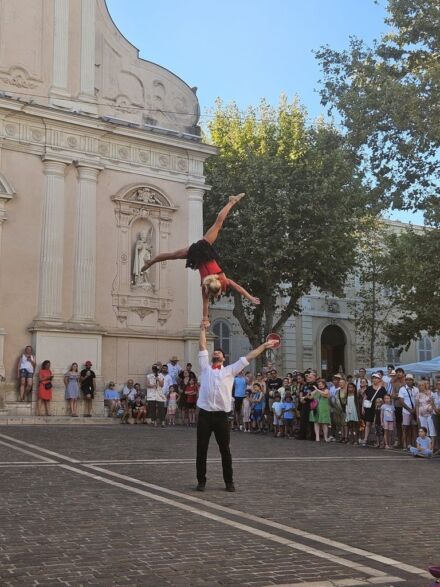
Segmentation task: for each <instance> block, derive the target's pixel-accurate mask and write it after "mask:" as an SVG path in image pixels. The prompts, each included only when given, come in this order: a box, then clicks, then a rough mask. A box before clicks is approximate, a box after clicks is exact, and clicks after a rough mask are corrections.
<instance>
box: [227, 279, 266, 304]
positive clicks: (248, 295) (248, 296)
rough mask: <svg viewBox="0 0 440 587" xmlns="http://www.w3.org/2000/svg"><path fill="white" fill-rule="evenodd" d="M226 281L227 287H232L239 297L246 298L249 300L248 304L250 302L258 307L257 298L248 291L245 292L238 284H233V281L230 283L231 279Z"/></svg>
mask: <svg viewBox="0 0 440 587" xmlns="http://www.w3.org/2000/svg"><path fill="white" fill-rule="evenodd" d="M227 281H228V285H229V287H232V289H235V291H236V292H238V293H239V294H240V295H241V296H243V297H244V298H246V299H247V300H249V301H250V302H252V303H253V304H255V305H256V306H258V304H259V303H260V299H259V298H256V297H255V296H252V295H251V294H250V293H249V292H248V291H246V290H245V289H244V287H241V285H238V283H235V281H232V279H228V280H227Z"/></svg>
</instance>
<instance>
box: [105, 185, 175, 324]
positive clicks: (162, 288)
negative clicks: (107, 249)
mask: <svg viewBox="0 0 440 587" xmlns="http://www.w3.org/2000/svg"><path fill="white" fill-rule="evenodd" d="M112 200H113V202H114V205H115V219H116V227H117V233H118V252H117V259H116V267H117V271H116V276H115V279H114V281H113V289H112V299H113V308H114V310H115V312H116V315H117V317H118V320H119V322H120V323H121V324H124V323H125V322H126V320H127V317H128V314H129V312H135V313H136V314H137V315H138V316H139V317H140V318H141V319H143V318H145V316H146V315H148V314H150V313H152V312H157V314H158V321H159V323H164V322H165V321H166V320H167V319H168V317H169V314H170V312H171V302H172V295H171V291H170V290H169V287H168V283H167V275H166V272H159V271H157V270H154V271H151V270H150V271H148V273H147V274H146V275H142V276H141V275H139V274H138V273H136V271H135V268H136V255H137V254H138V255H139V254H142V255H145V254H147V251H149V254H151V256H153V255H155V254H157V253H159V252H162V251H166V250H168V240H169V234H170V230H171V229H170V226H171V222H172V217H173V213H174V212H175V210H176V207H175V206H174V205H173V204H172V201H171V200H170V198H169V197H168V196H167V195H166V194H164V193H163V192H162V191H161V190H159V189H157V188H156V187H154V186H151V185H146V184H136V185H132V186H130V187H128V188H125V189H124V190H122V191H121V192H119V193H118V194H116V195H115V196H113V197H112ZM142 233H145V234H142ZM142 243H143V244H142ZM138 247H139V249H138ZM142 247H143V251H141V249H142ZM140 262H141V261H139V260H138V265H139V264H140Z"/></svg>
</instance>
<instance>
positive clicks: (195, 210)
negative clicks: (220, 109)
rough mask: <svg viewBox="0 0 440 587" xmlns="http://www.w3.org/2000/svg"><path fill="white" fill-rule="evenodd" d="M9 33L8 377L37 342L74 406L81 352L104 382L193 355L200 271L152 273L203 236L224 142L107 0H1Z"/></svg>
mask: <svg viewBox="0 0 440 587" xmlns="http://www.w3.org/2000/svg"><path fill="white" fill-rule="evenodd" d="M0 39H1V42H0V231H1V232H0V298H1V305H0V376H1V378H2V379H3V380H4V381H6V383H7V384H10V385H11V386H12V385H15V383H14V380H15V378H16V370H17V356H18V354H19V352H20V351H21V350H22V349H23V348H24V346H25V345H27V344H32V345H33V347H34V349H35V351H36V357H37V362H38V363H41V361H42V360H45V359H49V360H50V361H51V363H52V369H53V371H54V373H55V374H56V379H55V396H56V400H57V401H56V402H55V404H54V412H55V413H63V410H64V402H63V397H62V396H63V389H64V388H63V386H62V374H63V373H65V372H66V370H67V368H68V367H69V366H70V364H71V363H72V362H74V361H76V362H78V363H79V364H80V365H81V364H83V363H84V361H85V360H87V359H89V360H91V361H92V362H93V369H94V370H95V372H96V374H97V377H98V383H99V387H100V389H102V386H103V383H104V382H107V381H109V380H110V379H112V380H114V381H117V382H120V383H122V382H124V381H125V380H126V379H127V377H133V378H135V379H136V380H139V381H143V377H144V375H145V372H146V370H147V369H148V368H149V367H150V366H151V363H152V362H154V361H155V360H157V359H167V358H169V357H170V356H171V355H174V354H176V355H178V356H179V358H180V359H181V360H182V361H195V357H196V353H197V338H198V325H199V323H200V317H201V308H200V306H201V302H200V293H199V290H200V285H199V282H198V276H197V275H196V273H195V272H189V271H187V270H185V267H184V265H185V264H184V262H174V263H172V264H171V265H169V264H167V263H162V264H158V265H155V266H154V267H152V268H151V270H150V271H149V272H148V273H147V275H146V276H144V275H141V274H140V273H139V266H140V264H142V263H143V260H144V259H145V258H148V257H149V256H150V255H155V254H157V253H159V252H162V251H165V250H168V249H174V248H180V247H182V246H184V245H185V244H186V243H188V242H192V241H194V240H197V239H198V238H200V237H201V235H202V230H203V226H202V224H203V223H202V206H203V195H204V192H205V190H206V186H205V179H204V174H203V164H204V161H205V160H206V159H207V158H208V157H209V156H210V155H212V154H213V153H214V152H215V150H214V149H213V148H212V147H210V146H208V145H205V144H203V143H202V142H201V140H200V132H199V127H198V118H199V104H198V100H197V97H196V94H195V91H194V90H193V89H191V88H190V87H189V86H188V85H187V84H186V83H184V82H183V81H182V80H181V79H180V78H178V77H177V76H175V75H174V74H172V73H171V72H169V71H168V70H166V69H164V68H162V67H160V66H158V65H155V64H153V63H150V62H148V61H144V60H142V59H140V58H139V55H138V51H137V49H136V48H135V47H134V46H133V45H131V44H130V43H129V42H128V41H127V39H125V38H124V37H123V36H122V34H121V33H120V32H119V31H118V29H117V28H116V26H115V25H114V23H113V21H112V19H111V17H110V15H109V13H108V10H107V6H106V3H105V0H32V2H29V1H28V0H2V1H1V2H0ZM10 389H12V388H10ZM11 393H12V391H11V390H10V392H9V395H8V398H9V400H10V401H12V399H11V398H12V396H11ZM34 394H35V390H34ZM23 409H24V408H23Z"/></svg>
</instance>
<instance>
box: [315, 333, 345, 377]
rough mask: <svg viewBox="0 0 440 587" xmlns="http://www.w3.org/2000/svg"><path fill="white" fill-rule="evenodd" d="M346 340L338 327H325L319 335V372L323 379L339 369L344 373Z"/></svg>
mask: <svg viewBox="0 0 440 587" xmlns="http://www.w3.org/2000/svg"><path fill="white" fill-rule="evenodd" d="M346 342H347V339H346V338H345V334H344V331H343V330H342V328H340V327H339V326H334V325H331V326H327V327H326V328H324V330H323V331H322V334H321V371H322V375H323V377H328V376H329V375H330V376H331V375H334V374H335V373H337V372H338V371H339V370H340V369H341V367H342V369H343V370H344V371H345V345H346Z"/></svg>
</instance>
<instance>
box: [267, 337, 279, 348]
mask: <svg viewBox="0 0 440 587" xmlns="http://www.w3.org/2000/svg"><path fill="white" fill-rule="evenodd" d="M279 344H280V343H279V341H278V340H275V339H274V340H267V341H266V342H265V343H264V348H265V349H274V348H275V347H277V346H278V345H279Z"/></svg>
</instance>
